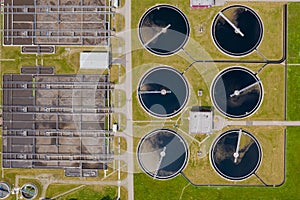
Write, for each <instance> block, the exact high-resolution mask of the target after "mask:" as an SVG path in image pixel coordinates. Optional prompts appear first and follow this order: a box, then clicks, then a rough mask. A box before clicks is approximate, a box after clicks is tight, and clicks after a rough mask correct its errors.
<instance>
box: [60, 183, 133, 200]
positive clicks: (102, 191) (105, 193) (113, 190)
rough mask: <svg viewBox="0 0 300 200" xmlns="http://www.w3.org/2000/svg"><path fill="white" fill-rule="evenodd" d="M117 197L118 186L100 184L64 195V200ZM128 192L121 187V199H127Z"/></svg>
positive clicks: (109, 198) (110, 199)
mask: <svg viewBox="0 0 300 200" xmlns="http://www.w3.org/2000/svg"><path fill="white" fill-rule="evenodd" d="M116 197H117V187H116V186H98V185H89V186H85V187H83V188H80V189H79V190H76V191H74V192H72V193H69V194H67V195H65V196H63V197H62V198H61V199H62V200H91V199H100V200H114V199H116ZM126 197H127V193H126V191H125V190H124V188H121V199H125V198H126Z"/></svg>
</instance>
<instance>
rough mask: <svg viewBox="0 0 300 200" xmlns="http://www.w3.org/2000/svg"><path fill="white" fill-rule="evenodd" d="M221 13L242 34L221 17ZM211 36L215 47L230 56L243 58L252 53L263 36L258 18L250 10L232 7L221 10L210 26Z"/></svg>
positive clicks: (244, 7) (238, 6)
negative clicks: (238, 31)
mask: <svg viewBox="0 0 300 200" xmlns="http://www.w3.org/2000/svg"><path fill="white" fill-rule="evenodd" d="M220 13H222V14H223V15H224V16H225V17H226V18H227V19H228V20H229V21H231V22H232V23H233V24H234V25H235V27H236V28H239V29H240V31H241V32H242V34H244V36H242V35H241V34H238V33H237V31H235V29H234V28H233V27H232V26H231V25H230V23H229V22H228V21H227V20H225V19H224V17H222V16H221V14H220ZM212 36H213V40H214V42H215V44H216V45H217V47H218V48H219V49H220V50H221V51H223V52H224V53H226V54H229V55H232V56H244V55H247V54H249V53H251V52H252V51H254V50H255V49H256V48H257V47H258V45H259V44H260V42H261V40H262V36H263V25H262V21H261V19H260V17H259V16H258V15H257V14H256V13H255V11H253V10H252V9H250V8H248V7H246V6H241V5H233V6H229V7H227V8H225V9H223V10H221V11H220V12H219V13H218V14H217V16H216V17H215V19H214V21H213V24H212Z"/></svg>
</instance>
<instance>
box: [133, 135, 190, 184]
mask: <svg viewBox="0 0 300 200" xmlns="http://www.w3.org/2000/svg"><path fill="white" fill-rule="evenodd" d="M137 158H138V162H139V165H140V167H141V168H142V170H143V171H144V172H145V173H146V174H148V175H149V176H151V177H153V178H155V179H171V178H173V177H175V176H177V175H178V174H179V173H180V172H181V171H182V170H183V169H184V167H185V166H186V163H187V160H188V147H187V144H186V142H185V140H184V139H183V138H182V137H181V136H180V135H179V134H177V133H176V132H175V131H173V130H170V129H158V130H155V131H152V132H150V133H148V134H147V135H145V136H144V137H143V138H142V139H141V141H140V142H139V145H138V149H137Z"/></svg>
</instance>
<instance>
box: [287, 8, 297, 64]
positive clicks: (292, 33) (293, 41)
mask: <svg viewBox="0 0 300 200" xmlns="http://www.w3.org/2000/svg"><path fill="white" fill-rule="evenodd" d="M299 11H300V4H299V3H290V4H289V17H288V20H289V23H288V44H289V45H288V52H289V53H288V61H289V63H300V34H299V30H300V23H299V19H300V12H299Z"/></svg>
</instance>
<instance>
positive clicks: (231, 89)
mask: <svg viewBox="0 0 300 200" xmlns="http://www.w3.org/2000/svg"><path fill="white" fill-rule="evenodd" d="M255 83H256V84H255ZM252 84H254V85H253V86H252V87H250V88H248V89H246V88H247V87H248V86H251V85H252ZM243 89H246V90H244V91H242V90H243ZM237 90H238V91H241V92H240V94H239V95H234V94H235V92H236V91H237ZM262 97H263V88H262V83H261V82H260V80H259V79H258V77H257V76H255V75H254V74H253V73H252V72H251V71H250V70H248V69H246V68H243V67H231V68H228V69H225V70H224V71H222V72H221V73H220V74H218V75H217V77H216V78H215V79H214V81H213V83H212V87H211V98H212V101H213V104H214V105H215V107H216V108H217V110H219V111H220V112H221V113H222V114H224V115H226V116H228V117H231V118H244V117H247V116H249V115H251V114H253V113H254V112H255V111H256V110H257V109H258V108H259V106H260V104H261V103H262Z"/></svg>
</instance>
